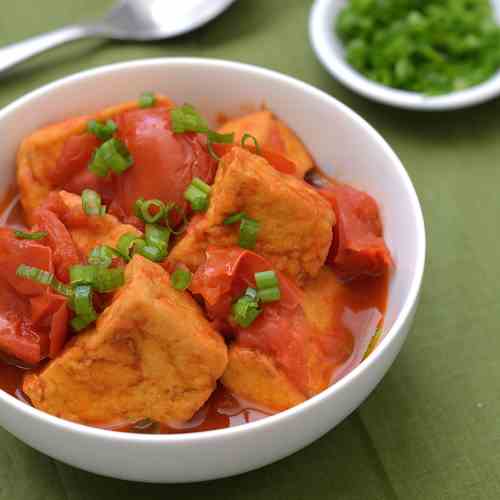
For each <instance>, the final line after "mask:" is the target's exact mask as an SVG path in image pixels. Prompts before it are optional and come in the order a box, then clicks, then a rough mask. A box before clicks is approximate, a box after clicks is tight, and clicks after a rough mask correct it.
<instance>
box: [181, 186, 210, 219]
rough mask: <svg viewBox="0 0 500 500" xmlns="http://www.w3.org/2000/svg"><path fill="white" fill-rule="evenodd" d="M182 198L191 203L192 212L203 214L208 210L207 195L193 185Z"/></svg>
mask: <svg viewBox="0 0 500 500" xmlns="http://www.w3.org/2000/svg"><path fill="white" fill-rule="evenodd" d="M184 198H185V199H186V200H187V201H189V203H191V208H192V209H193V211H194V212H205V211H206V210H207V208H208V194H207V193H205V192H204V191H202V190H201V189H198V188H197V187H196V186H194V185H193V184H190V185H189V186H188V188H187V189H186V191H185V192H184Z"/></svg>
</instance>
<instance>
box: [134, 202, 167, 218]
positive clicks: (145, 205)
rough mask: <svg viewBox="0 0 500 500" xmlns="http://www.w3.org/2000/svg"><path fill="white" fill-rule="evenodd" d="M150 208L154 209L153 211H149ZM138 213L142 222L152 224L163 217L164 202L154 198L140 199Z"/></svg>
mask: <svg viewBox="0 0 500 500" xmlns="http://www.w3.org/2000/svg"><path fill="white" fill-rule="evenodd" d="M136 203H137V202H136ZM151 209H154V211H151ZM139 213H140V216H139V217H140V218H141V219H142V220H143V221H144V222H147V223H149V224H154V223H155V222H158V221H159V220H161V219H163V217H165V204H164V203H163V202H162V201H160V200H156V199H155V200H145V201H142V203H140V206H139Z"/></svg>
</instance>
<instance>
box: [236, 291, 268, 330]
mask: <svg viewBox="0 0 500 500" xmlns="http://www.w3.org/2000/svg"><path fill="white" fill-rule="evenodd" d="M231 311H232V316H233V319H234V321H236V323H237V324H238V325H240V326H242V327H243V328H247V327H248V326H250V325H251V324H252V323H253V322H254V321H255V319H256V318H257V317H258V316H259V314H260V313H261V312H262V309H261V308H260V307H259V303H258V302H257V300H256V299H254V298H252V297H251V296H248V295H246V294H245V295H243V297H240V298H239V299H238V300H237V301H236V302H235V303H234V304H233V306H232V308H231Z"/></svg>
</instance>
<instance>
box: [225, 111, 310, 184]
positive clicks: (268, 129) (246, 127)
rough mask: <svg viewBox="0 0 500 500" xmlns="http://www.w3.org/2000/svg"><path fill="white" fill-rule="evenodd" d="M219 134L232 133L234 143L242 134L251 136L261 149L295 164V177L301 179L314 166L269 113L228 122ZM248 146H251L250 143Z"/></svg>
mask: <svg viewBox="0 0 500 500" xmlns="http://www.w3.org/2000/svg"><path fill="white" fill-rule="evenodd" d="M219 132H220V133H223V134H227V133H231V132H234V134H235V141H236V143H240V141H241V138H242V137H243V135H244V134H251V135H253V136H254V137H255V138H256V139H257V142H258V143H259V145H260V146H261V147H263V148H266V149H270V150H272V151H275V152H276V153H280V154H282V155H284V156H285V157H286V158H288V159H289V160H290V161H292V162H293V163H295V165H296V167H297V172H296V176H297V177H299V178H301V179H302V178H303V177H304V174H305V173H306V172H307V171H308V170H310V169H311V168H312V167H313V166H314V162H313V159H312V157H311V155H310V154H309V152H308V151H307V149H306V148H305V146H304V144H302V142H301V141H300V139H299V138H298V137H297V136H296V135H295V133H294V132H293V131H292V130H291V129H290V128H289V127H288V126H287V125H285V123H283V122H282V121H281V120H278V119H277V118H276V117H275V116H274V115H273V114H272V113H271V112H270V111H267V110H262V111H257V112H255V113H250V114H248V115H245V116H242V117H240V118H235V119H233V120H229V121H228V122H226V123H225V124H224V125H223V126H222V127H220V129H219ZM249 144H252V143H251V141H249Z"/></svg>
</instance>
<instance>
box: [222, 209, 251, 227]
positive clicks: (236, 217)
mask: <svg viewBox="0 0 500 500" xmlns="http://www.w3.org/2000/svg"><path fill="white" fill-rule="evenodd" d="M245 217H246V215H245V212H236V213H234V214H232V215H230V216H229V217H226V218H225V219H224V225H226V226H229V225H231V224H236V223H237V222H240V221H241V220H242V219H244V218H245Z"/></svg>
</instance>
